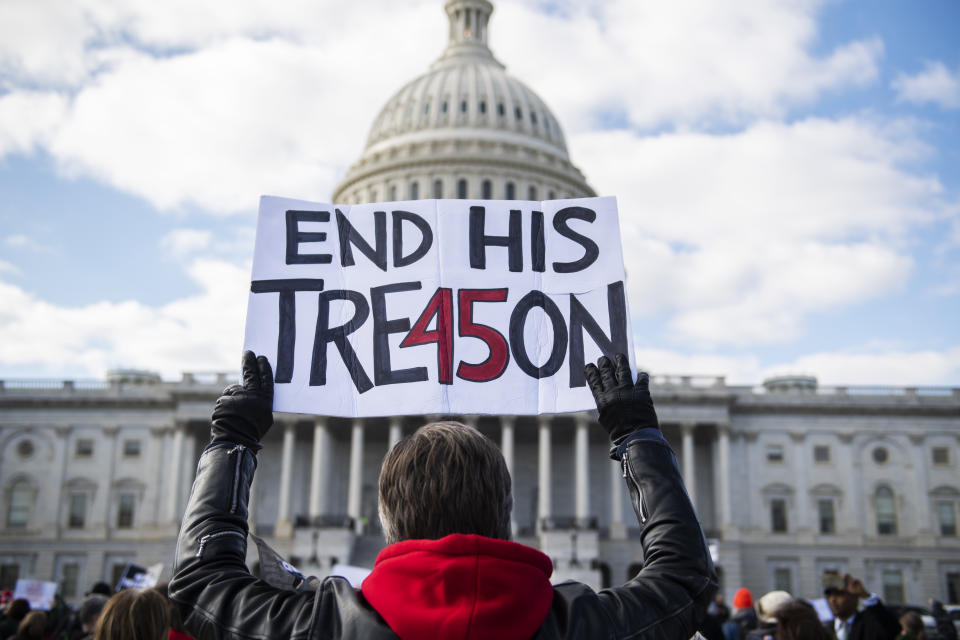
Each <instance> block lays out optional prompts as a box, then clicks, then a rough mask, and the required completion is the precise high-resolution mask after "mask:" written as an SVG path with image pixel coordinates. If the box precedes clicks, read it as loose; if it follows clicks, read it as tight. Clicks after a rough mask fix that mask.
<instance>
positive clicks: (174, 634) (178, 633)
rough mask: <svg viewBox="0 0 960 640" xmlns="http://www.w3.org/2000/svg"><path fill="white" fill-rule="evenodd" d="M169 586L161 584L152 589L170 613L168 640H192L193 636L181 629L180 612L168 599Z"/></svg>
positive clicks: (164, 583)
mask: <svg viewBox="0 0 960 640" xmlns="http://www.w3.org/2000/svg"><path fill="white" fill-rule="evenodd" d="M169 589H170V586H169V584H167V583H166V582H161V583H160V584H158V585H157V586H155V587H153V590H154V591H156V592H157V593H159V594H160V595H161V596H163V599H164V600H166V602H167V609H168V610H169V613H170V640H193V636H191V635H190V634H189V633H187V630H186V629H184V628H183V619H182V618H181V617H180V610H179V609H177V605H175V604H173V600H171V599H170V591H169Z"/></svg>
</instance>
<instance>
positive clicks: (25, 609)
mask: <svg viewBox="0 0 960 640" xmlns="http://www.w3.org/2000/svg"><path fill="white" fill-rule="evenodd" d="M28 613H30V601H29V600H27V599H26V598H17V599H15V600H13V601H12V602H11V603H10V604H9V605H7V617H8V618H12V619H14V620H23V618H24V616H26V615H27V614H28Z"/></svg>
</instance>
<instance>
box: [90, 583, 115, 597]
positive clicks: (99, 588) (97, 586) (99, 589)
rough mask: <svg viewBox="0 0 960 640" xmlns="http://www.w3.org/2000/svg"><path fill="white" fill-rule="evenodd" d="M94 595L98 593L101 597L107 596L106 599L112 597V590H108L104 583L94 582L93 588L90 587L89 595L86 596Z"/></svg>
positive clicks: (108, 586)
mask: <svg viewBox="0 0 960 640" xmlns="http://www.w3.org/2000/svg"><path fill="white" fill-rule="evenodd" d="M94 593H99V594H100V595H102V596H107V597H108V598H109V597H110V596H112V595H113V589H111V588H110V585H108V584H107V583H106V582H95V583H93V586H92V587H90V593H88V594H87V595H92V594H94Z"/></svg>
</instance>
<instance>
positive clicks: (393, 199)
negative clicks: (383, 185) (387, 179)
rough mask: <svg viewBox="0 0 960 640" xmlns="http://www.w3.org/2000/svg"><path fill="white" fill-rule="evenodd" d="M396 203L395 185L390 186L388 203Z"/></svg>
mask: <svg viewBox="0 0 960 640" xmlns="http://www.w3.org/2000/svg"><path fill="white" fill-rule="evenodd" d="M396 201H397V185H395V184H392V185H390V202H396Z"/></svg>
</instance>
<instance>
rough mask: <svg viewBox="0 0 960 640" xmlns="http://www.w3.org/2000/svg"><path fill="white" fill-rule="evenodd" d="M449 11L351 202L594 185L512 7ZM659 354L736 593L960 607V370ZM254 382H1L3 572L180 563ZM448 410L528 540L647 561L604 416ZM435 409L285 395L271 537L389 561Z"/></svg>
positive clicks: (351, 187)
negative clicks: (807, 367) (216, 427)
mask: <svg viewBox="0 0 960 640" xmlns="http://www.w3.org/2000/svg"><path fill="white" fill-rule="evenodd" d="M444 9H445V10H446V12H447V15H448V16H449V20H450V30H449V36H448V38H449V41H448V44H447V47H446V49H445V50H444V51H443V53H442V55H441V56H440V57H439V59H438V60H437V61H436V62H435V63H434V64H433V65H432V66H431V67H430V69H429V70H428V72H427V73H425V74H424V75H422V76H419V77H417V78H415V79H413V80H412V81H410V82H409V83H407V84H406V85H405V86H403V87H402V88H401V89H400V90H399V91H397V92H396V93H395V94H394V95H393V96H392V97H391V98H389V100H387V102H386V105H385V106H384V107H383V109H382V110H381V111H380V113H379V115H378V116H377V117H376V119H375V120H374V122H373V125H372V127H371V129H370V133H369V137H368V139H367V143H366V147H365V149H364V151H363V153H362V155H361V157H360V158H359V160H357V161H356V163H355V164H353V165H352V166H351V167H350V168H349V170H348V171H347V173H346V175H345V176H344V178H343V180H342V182H341V183H340V184H339V185H338V186H337V187H336V188H335V190H334V192H333V194H332V197H331V201H333V202H341V203H346V204H349V203H360V202H378V201H395V200H406V199H420V198H476V199H508V200H510V199H524V200H541V199H555V198H572V197H584V196H593V195H595V193H594V190H593V189H592V188H591V187H590V185H589V184H588V183H587V181H586V178H585V177H584V174H583V173H581V171H580V170H579V169H578V168H577V167H576V166H575V165H574V164H573V163H572V161H571V158H570V156H569V153H568V150H567V147H566V143H565V140H564V135H563V130H562V128H561V123H560V122H559V121H558V120H557V118H556V117H555V116H554V114H553V113H552V112H551V111H550V109H549V108H548V106H547V105H546V104H545V103H544V101H543V100H542V99H541V98H540V97H538V96H537V95H536V94H535V93H534V92H533V91H532V90H531V89H530V88H528V87H527V86H526V85H525V84H523V83H522V82H521V81H520V80H518V79H516V78H514V77H512V76H511V75H509V74H508V73H507V72H506V69H505V67H504V65H503V64H501V62H499V61H498V60H497V59H496V58H495V57H494V55H493V53H492V52H491V51H490V49H489V48H488V46H487V41H488V29H489V28H490V18H491V14H492V12H493V6H492V4H491V3H490V2H488V1H487V0H448V1H447V2H446V4H445V6H444ZM653 373H654V374H655V375H654V377H653V384H652V393H653V396H654V400H655V402H656V406H657V411H658V414H659V416H660V420H661V423H662V426H663V431H664V433H665V435H666V437H667V439H668V440H669V441H670V442H671V443H672V445H673V447H674V450H675V451H676V452H677V455H678V458H679V460H680V464H681V470H682V472H683V475H684V479H685V481H686V484H687V487H688V490H689V492H690V495H691V498H692V500H693V501H694V503H695V506H696V509H697V512H698V514H699V517H700V520H701V523H702V525H703V528H704V531H705V533H706V535H707V538H708V541H709V543H710V547H711V551H712V553H713V555H714V559H715V561H716V564H717V567H718V570H719V573H720V577H721V583H722V588H723V591H724V593H726V594H727V596H728V598H729V597H730V596H732V594H733V591H734V590H736V589H737V588H738V587H741V586H746V587H749V588H750V589H751V590H752V591H753V593H754V594H755V596H756V595H759V594H762V593H764V592H766V591H769V590H772V589H785V590H787V591H790V592H791V593H793V594H795V595H797V596H802V597H807V598H814V597H818V596H819V595H820V593H819V584H820V578H821V576H822V574H824V573H826V572H838V573H840V574H843V573H851V574H853V575H855V576H858V577H861V578H863V580H864V582H865V584H866V586H867V588H868V589H870V590H871V591H874V592H876V593H879V594H880V595H881V596H882V597H884V598H885V599H886V600H887V601H889V602H911V603H923V602H925V601H926V599H927V597H930V596H933V597H936V598H938V599H940V600H943V601H946V602H960V535H958V519H960V388H953V389H950V388H923V387H916V388H914V387H908V388H862V387H824V386H821V385H819V384H818V382H817V380H816V379H815V378H812V377H801V376H797V377H781V378H774V379H768V380H766V381H763V382H762V383H760V384H757V385H756V386H734V385H730V384H727V382H726V381H725V379H724V378H722V377H720V378H715V377H710V378H705V377H698V376H695V375H689V376H687V375H664V373H665V372H656V371H655V372H653ZM235 377H236V372H230V373H229V374H227V373H224V374H203V375H201V374H190V373H185V374H183V377H182V379H180V380H178V381H164V380H161V379H160V377H159V376H157V375H155V374H151V373H148V372H142V371H113V372H110V373H109V374H108V376H107V378H106V379H105V380H102V381H54V380H45V381H35V380H33V381H32V380H0V588H11V587H12V586H13V584H14V583H15V582H16V580H17V579H18V578H32V579H37V580H48V581H56V582H58V583H59V584H60V590H61V593H62V594H63V595H64V596H65V598H66V599H67V600H68V601H70V602H73V603H76V602H77V601H78V600H79V599H80V598H81V597H82V596H83V594H84V592H85V591H87V590H88V589H89V587H90V585H91V584H92V583H94V582H96V581H100V580H105V581H107V582H110V583H116V582H117V580H118V578H119V575H120V572H121V571H122V570H123V568H124V567H125V566H126V565H127V564H128V563H135V564H138V565H141V566H149V565H153V564H156V563H162V564H163V565H164V574H163V577H164V578H166V577H169V573H170V569H171V566H172V562H173V553H174V546H175V543H176V536H177V531H178V528H179V521H180V518H181V516H182V514H183V510H184V507H185V503H186V499H187V494H188V492H189V488H190V484H191V481H192V478H193V475H194V471H195V467H196V462H197V459H198V456H199V455H200V452H201V451H202V449H203V447H204V445H205V444H206V442H207V441H208V438H209V416H210V411H211V408H212V406H213V403H214V401H215V400H216V398H217V397H218V395H219V393H220V391H221V390H222V389H223V387H224V386H226V385H227V384H228V383H229V382H230V381H232V380H233V379H235ZM451 417H452V418H454V419H459V420H462V421H464V422H467V423H469V424H473V425H475V426H476V427H477V428H478V429H479V430H480V431H482V432H483V433H485V434H486V435H488V436H489V437H490V438H492V439H493V440H494V441H495V442H497V443H499V444H500V445H501V447H502V450H503V453H504V457H505V458H506V460H507V464H508V466H509V468H510V470H511V473H512V476H513V480H514V512H513V529H514V537H515V539H516V540H517V541H519V542H521V543H524V544H528V545H531V546H534V547H537V548H540V549H542V550H543V551H544V552H545V553H547V554H548V555H549V556H550V557H551V558H552V559H553V561H554V565H555V573H554V580H557V581H559V580H564V579H567V578H575V579H579V580H583V581H585V582H587V583H589V584H592V585H593V586H595V587H597V588H601V587H604V586H608V585H613V584H619V583H622V582H624V581H626V580H627V579H628V578H629V577H630V576H631V575H633V573H635V572H636V571H637V570H638V569H639V567H640V566H642V562H643V557H642V551H641V546H640V539H639V535H640V531H639V528H638V525H637V522H636V519H635V518H634V516H633V512H632V508H631V506H630V502H629V498H628V496H627V492H626V491H625V486H624V484H623V479H622V477H621V476H620V471H619V467H618V465H616V464H615V463H613V462H612V461H610V460H609V458H608V457H607V448H608V443H607V436H606V433H605V432H604V430H603V429H601V428H600V427H599V426H597V425H596V424H595V417H594V416H593V415H591V414H587V413H578V414H564V415H553V416H546V415H545V416H486V415H481V416H451ZM435 418H436V416H406V417H393V418H365V419H342V418H328V417H316V416H306V415H297V414H284V413H278V414H276V422H275V425H274V427H273V428H272V429H271V431H270V433H269V434H268V435H267V437H266V439H265V442H264V449H263V451H262V452H261V453H260V461H259V468H258V471H257V474H256V478H255V481H254V484H253V487H252V490H251V506H250V511H251V515H250V526H251V530H252V532H254V533H255V534H256V535H258V536H260V537H262V538H263V539H265V540H266V541H267V543H268V544H270V545H271V546H272V547H273V548H275V549H276V550H277V551H279V552H280V553H281V554H283V555H284V556H285V557H287V558H288V559H289V560H290V561H291V563H293V564H294V565H296V566H297V567H299V568H300V569H301V570H303V571H304V572H309V573H316V574H317V575H323V574H326V573H329V572H330V571H332V569H333V567H334V565H350V566H356V567H371V566H372V564H373V560H374V558H375V557H376V554H377V552H378V551H379V550H380V549H381V548H382V546H383V544H384V543H383V538H382V535H381V533H380V529H379V524H378V521H377V504H376V501H377V476H378V471H379V467H380V462H381V460H382V459H383V456H384V454H385V453H386V452H387V450H388V449H389V447H391V446H392V445H393V443H395V442H396V441H397V440H399V439H400V438H401V437H403V435H405V434H409V433H411V432H412V431H413V430H414V429H416V428H417V427H418V426H420V425H421V424H423V423H424V421H425V420H427V419H435ZM249 547H250V551H249V553H250V555H249V558H248V560H249V563H250V566H251V568H252V569H253V570H254V571H256V570H257V563H258V558H257V551H256V546H255V545H252V544H251V545H249Z"/></svg>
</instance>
